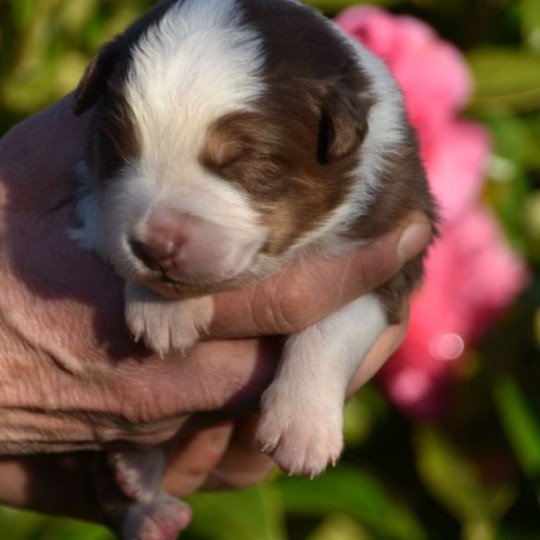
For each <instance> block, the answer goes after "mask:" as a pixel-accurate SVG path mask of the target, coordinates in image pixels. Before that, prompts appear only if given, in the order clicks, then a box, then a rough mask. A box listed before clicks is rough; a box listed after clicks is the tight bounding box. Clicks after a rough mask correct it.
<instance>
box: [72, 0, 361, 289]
mask: <svg viewBox="0 0 540 540" xmlns="http://www.w3.org/2000/svg"><path fill="white" fill-rule="evenodd" d="M271 4H272V6H273V8H272V9H269V8H268V5H269V3H268V2H267V0H251V1H247V0H205V1H204V2H203V1H201V0H198V1H197V0H184V1H176V2H171V1H169V2H165V3H163V4H160V5H159V6H158V7H157V8H156V9H155V10H154V11H153V12H150V13H149V14H148V15H147V16H146V17H145V18H144V19H142V20H141V21H139V22H138V23H136V24H135V25H134V26H133V27H131V28H130V29H128V31H126V33H125V34H123V35H122V36H120V37H119V38H117V40H116V41H114V42H112V43H110V44H108V45H106V46H105V47H104V48H103V49H102V50H101V51H100V53H99V54H98V55H97V56H96V58H95V59H94V61H93V62H92V64H91V65H90V67H89V68H88V69H87V72H86V73H85V76H84V77H83V80H82V81H81V84H80V86H79V89H78V91H77V93H76V96H75V101H74V110H75V112H76V113H77V114H80V113H82V112H84V111H85V110H87V109H89V108H90V107H92V106H93V105H96V107H95V111H94V121H93V127H92V129H91V133H90V135H89V140H88V148H87V153H86V162H87V165H88V167H89V169H90V172H91V175H92V177H93V179H94V181H95V183H96V186H97V187H98V189H99V192H100V204H101V216H100V219H101V221H102V223H101V227H102V237H103V242H104V247H105V251H106V255H107V257H108V258H109V259H110V260H111V262H112V264H113V265H114V266H115V268H116V269H117V271H118V272H119V273H120V274H121V275H122V276H124V277H125V278H126V279H128V280H131V281H136V282H139V283H143V284H145V285H147V286H149V287H151V288H153V289H155V290H157V291H158V292H160V293H162V294H164V295H175V294H185V293H186V292H189V291H193V292H200V291H205V292H208V291H212V290H216V289H219V288H223V287H226V286H228V285H230V284H235V283H239V282H241V281H242V280H243V279H244V278H246V277H248V276H250V275H262V274H264V273H265V272H267V271H269V270H270V269H272V268H274V267H275V265H276V264H277V263H279V262H280V261H282V260H284V259H286V258H287V257H288V255H289V254H290V253H291V252H292V251H295V250H297V249H298V248H300V247H302V246H303V245H306V244H308V243H311V242H313V241H314V240H316V239H317V238H318V237H320V236H321V235H324V233H325V232H327V231H328V230H330V229H332V227H335V226H337V224H338V223H339V222H340V221H342V219H343V214H344V213H346V212H347V211H349V208H348V205H349V204H350V201H349V199H350V197H349V195H350V193H351V185H352V184H353V182H355V181H356V180H355V178H354V171H355V170H356V168H357V167H358V161H359V152H358V149H359V147H360V145H361V142H362V139H363V137H364V135H365V133H366V130H367V120H366V118H367V109H368V107H369V102H368V99H366V98H362V96H361V90H362V85H365V81H364V80H363V79H362V76H361V73H360V72H359V70H358V68H357V67H356V61H355V59H354V55H353V54H352V53H351V51H350V50H349V48H348V47H347V46H345V44H344V43H343V42H341V41H340V40H339V39H338V38H337V37H336V36H335V35H334V34H333V31H332V30H331V28H330V27H329V26H328V24H327V23H326V22H325V21H323V20H322V19H320V18H319V17H318V16H316V15H314V14H313V13H312V12H311V11H310V10H307V9H306V8H304V7H302V6H298V5H296V4H294V3H292V2H290V0H275V2H273V3H271ZM306 18H307V20H306ZM300 23H301V24H300ZM302 28H303V30H301V32H300V34H302V33H304V34H307V36H306V35H299V31H300V29H302ZM310 36H311V38H312V39H313V36H317V43H318V45H317V46H314V45H313V43H310V41H309V39H307V38H308V37H310ZM321 47H322V48H323V49H324V51H325V54H326V55H329V57H328V58H326V57H324V55H321V51H320V50H318V48H321ZM328 51H331V53H329V52H328ZM344 65H345V66H347V68H348V69H347V70H344V69H343V66H344ZM366 94H367V91H366Z"/></svg>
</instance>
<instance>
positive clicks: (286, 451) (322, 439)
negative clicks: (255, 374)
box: [256, 384, 343, 478]
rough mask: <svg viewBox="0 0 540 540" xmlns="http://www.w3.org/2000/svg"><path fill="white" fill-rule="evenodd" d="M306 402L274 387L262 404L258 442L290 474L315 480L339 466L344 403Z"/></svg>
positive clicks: (332, 401)
mask: <svg viewBox="0 0 540 540" xmlns="http://www.w3.org/2000/svg"><path fill="white" fill-rule="evenodd" d="M315 397H316V399H306V398H307V396H302V392H301V390H300V391H298V392H297V393H295V392H291V391H287V390H283V388H281V387H280V385H279V384H272V385H270V387H269V388H268V389H267V390H266V392H265V393H264V395H263V400H262V415H261V419H260V421H259V425H258V427H257V433H256V438H257V442H258V444H259V447H260V448H261V451H263V452H265V453H267V454H270V455H271V456H272V458H273V459H274V461H275V462H276V463H277V464H278V465H279V467H280V468H281V469H282V470H283V471H285V472H286V473H288V474H290V475H293V474H302V475H305V476H309V477H310V478H314V477H315V476H318V475H319V474H321V473H322V472H323V471H324V469H325V468H326V467H327V466H328V465H329V464H331V465H335V464H336V462H337V460H338V458H339V456H340V455H341V451H342V449H343V434H342V431H343V412H342V411H343V403H342V402H341V401H339V400H332V399H325V398H324V396H315Z"/></svg>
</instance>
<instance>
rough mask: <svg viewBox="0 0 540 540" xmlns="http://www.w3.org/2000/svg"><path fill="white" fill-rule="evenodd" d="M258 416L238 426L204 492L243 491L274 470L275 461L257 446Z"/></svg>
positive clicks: (243, 420)
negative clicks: (216, 490)
mask: <svg viewBox="0 0 540 540" xmlns="http://www.w3.org/2000/svg"><path fill="white" fill-rule="evenodd" d="M258 420H259V414H255V413H254V414H251V415H249V416H247V417H245V418H243V419H242V420H239V421H238V423H237V424H236V429H235V431H234V434H233V437H232V439H231V441H230V445H229V448H228V450H227V453H226V454H225V455H224V456H223V458H222V460H221V461H220V462H219V463H218V464H217V465H216V467H215V468H214V469H213V470H212V472H211V473H210V475H209V476H208V478H207V480H206V482H205V483H204V484H203V485H202V488H203V489H243V488H246V487H249V486H252V485H254V484H257V483H259V482H260V481H261V480H263V479H264V478H266V477H267V476H268V474H269V473H270V472H271V471H272V469H273V468H274V462H273V461H272V459H271V458H270V457H269V456H268V455H266V454H263V453H262V452H261V451H260V449H259V448H258V446H257V444H256V443H255V430H256V427H257V422H258Z"/></svg>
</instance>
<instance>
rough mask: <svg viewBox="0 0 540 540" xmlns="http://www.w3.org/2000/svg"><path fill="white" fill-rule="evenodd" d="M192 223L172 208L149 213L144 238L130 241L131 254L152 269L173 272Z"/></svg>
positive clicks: (186, 215)
mask: <svg viewBox="0 0 540 540" xmlns="http://www.w3.org/2000/svg"><path fill="white" fill-rule="evenodd" d="M194 220H196V218H193V217H192V216H190V215H189V214H186V213H183V212H179V211H176V210H174V209H161V210H160V211H159V212H154V213H152V214H151V215H150V217H149V218H148V221H147V224H146V231H145V234H144V237H143V238H142V239H132V240H131V242H130V244H131V249H132V251H133V254H134V255H135V256H136V257H137V258H139V259H140V260H141V261H142V262H143V263H144V264H145V265H146V266H148V267H149V268H151V269H153V270H174V269H175V268H176V266H177V264H178V261H179V260H180V259H181V258H182V252H183V249H184V247H185V245H186V244H187V242H188V240H189V236H190V229H192V227H193V221H194Z"/></svg>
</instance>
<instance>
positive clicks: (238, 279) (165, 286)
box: [126, 272, 253, 300]
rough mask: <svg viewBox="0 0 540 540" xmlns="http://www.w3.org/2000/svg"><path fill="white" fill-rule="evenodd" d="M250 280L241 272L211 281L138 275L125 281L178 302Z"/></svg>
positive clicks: (249, 277)
mask: <svg viewBox="0 0 540 540" xmlns="http://www.w3.org/2000/svg"><path fill="white" fill-rule="evenodd" d="M250 279H253V276H251V274H248V273H247V272H241V273H239V274H236V275H234V276H228V277H222V278H217V277H216V278H214V279H212V280H210V279H205V280H203V279H199V280H193V279H191V280H188V279H185V280H182V279H172V278H169V277H167V276H164V275H139V276H136V277H135V276H133V275H132V276H130V278H129V279H126V281H131V282H133V283H137V284H138V285H141V286H143V287H146V288H147V289H150V290H151V291H153V292H155V293H156V294H158V295H159V296H162V297H163V298H168V299H171V300H180V299H184V298H191V297H196V296H204V295H208V294H213V293H217V292H220V291H223V290H227V289H231V288H235V287H239V286H241V285H243V284H245V283H246V282H249V281H250Z"/></svg>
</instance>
